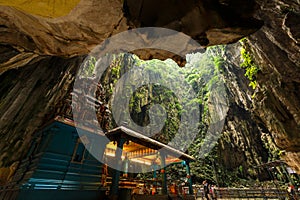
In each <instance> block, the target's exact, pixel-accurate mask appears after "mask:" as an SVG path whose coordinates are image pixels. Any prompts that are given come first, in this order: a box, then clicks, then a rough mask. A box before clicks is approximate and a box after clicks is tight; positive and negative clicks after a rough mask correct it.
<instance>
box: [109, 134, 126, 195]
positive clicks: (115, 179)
mask: <svg viewBox="0 0 300 200" xmlns="http://www.w3.org/2000/svg"><path fill="white" fill-rule="evenodd" d="M125 142H126V139H125V138H120V139H119V140H118V141H117V149H116V154H115V159H116V160H115V161H116V165H115V168H116V169H115V170H114V174H113V176H112V184H111V188H110V196H111V199H117V198H118V192H119V180H120V173H121V172H120V171H121V168H122V158H121V157H122V152H123V146H124V143H125Z"/></svg>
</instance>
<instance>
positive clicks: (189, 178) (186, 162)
mask: <svg viewBox="0 0 300 200" xmlns="http://www.w3.org/2000/svg"><path fill="white" fill-rule="evenodd" d="M184 164H185V170H186V177H187V180H188V184H189V194H193V182H192V176H191V170H190V165H189V162H188V161H185V162H184Z"/></svg>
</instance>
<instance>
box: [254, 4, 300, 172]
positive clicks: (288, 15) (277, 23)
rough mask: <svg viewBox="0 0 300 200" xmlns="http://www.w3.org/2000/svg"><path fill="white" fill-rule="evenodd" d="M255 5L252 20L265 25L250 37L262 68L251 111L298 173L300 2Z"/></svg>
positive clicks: (299, 141)
mask: <svg viewBox="0 0 300 200" xmlns="http://www.w3.org/2000/svg"><path fill="white" fill-rule="evenodd" d="M257 2H258V3H259V5H260V9H258V10H257V12H256V15H255V16H256V17H257V18H259V19H261V20H263V21H264V23H265V25H264V26H263V27H262V28H261V30H259V31H258V32H257V33H255V34H253V35H251V36H250V49H252V51H253V53H254V55H255V59H256V60H257V61H258V62H259V66H260V67H261V72H260V73H259V74H258V76H257V78H258V83H259V87H258V89H257V91H258V92H257V94H256V96H255V99H254V111H255V114H256V115H257V116H259V117H260V119H261V120H262V121H263V123H264V124H265V126H266V127H267V128H268V130H269V131H270V132H271V133H272V135H273V138H274V140H275V143H276V144H277V145H278V146H279V148H281V149H282V150H284V151H285V152H283V158H284V159H285V160H286V161H287V163H288V164H289V165H290V166H292V167H293V168H294V169H295V170H297V171H298V172H300V163H299V160H300V154H299V152H300V95H299V91H300V59H299V58H300V46H299V33H300V26H299V22H298V21H299V13H300V4H299V3H300V2H299V1H292V0H291V1H289V0H283V1H281V0H276V1H260V0H258V1H257ZM296 19H298V20H296ZM296 21H297V22H296Z"/></svg>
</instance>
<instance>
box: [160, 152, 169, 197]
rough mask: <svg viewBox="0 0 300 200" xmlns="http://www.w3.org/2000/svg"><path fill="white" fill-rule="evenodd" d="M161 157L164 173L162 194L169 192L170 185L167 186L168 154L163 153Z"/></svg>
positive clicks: (162, 171)
mask: <svg viewBox="0 0 300 200" xmlns="http://www.w3.org/2000/svg"><path fill="white" fill-rule="evenodd" d="M160 158H161V173H162V194H167V193H168V187H167V174H166V155H165V153H161V154H160Z"/></svg>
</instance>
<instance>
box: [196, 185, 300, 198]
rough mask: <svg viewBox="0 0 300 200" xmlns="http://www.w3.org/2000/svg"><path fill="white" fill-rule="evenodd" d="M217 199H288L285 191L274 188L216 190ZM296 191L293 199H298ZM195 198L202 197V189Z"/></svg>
mask: <svg viewBox="0 0 300 200" xmlns="http://www.w3.org/2000/svg"><path fill="white" fill-rule="evenodd" d="M214 193H215V197H216V198H217V199H289V198H290V196H289V194H288V192H287V190H284V189H276V188H257V189H248V188H247V189H245V188H218V189H215V191H214ZM299 195H300V194H299V192H297V191H296V194H295V196H294V198H295V199H297V197H299ZM197 197H200V198H201V197H203V189H198V190H197Z"/></svg>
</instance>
